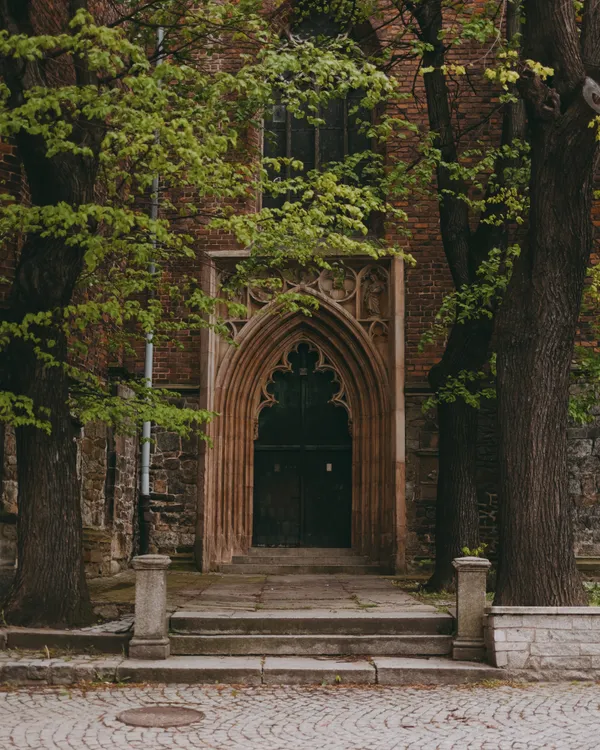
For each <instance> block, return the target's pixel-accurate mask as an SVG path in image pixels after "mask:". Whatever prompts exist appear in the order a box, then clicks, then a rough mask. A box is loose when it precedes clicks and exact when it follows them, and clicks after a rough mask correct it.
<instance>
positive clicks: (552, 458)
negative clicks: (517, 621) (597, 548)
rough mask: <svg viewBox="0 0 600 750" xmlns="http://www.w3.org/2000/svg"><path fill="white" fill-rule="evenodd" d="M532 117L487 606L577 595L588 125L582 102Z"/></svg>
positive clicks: (504, 311) (562, 600)
mask: <svg viewBox="0 0 600 750" xmlns="http://www.w3.org/2000/svg"><path fill="white" fill-rule="evenodd" d="M550 101H551V100H548V99H546V100H545V101H544V105H543V106H544V107H545V109H544V111H543V112H542V116H543V119H542V117H540V118H539V119H537V117H536V113H535V112H534V111H533V110H530V123H531V126H532V139H531V143H532V152H531V158H532V175H531V183H530V193H531V211H530V225H529V233H528V238H527V242H526V245H525V247H524V248H523V250H522V253H521V257H520V258H519V260H518V262H517V264H516V266H515V270H514V273H513V277H512V279H511V282H510V284H509V289H508V292H507V295H506V298H505V301H504V303H503V305H502V308H501V311H500V317H499V337H498V420H499V432H500V440H499V456H500V519H499V537H500V557H499V565H498V580H497V589H496V598H495V604H498V605H523V606H556V605H562V606H567V605H578V604H583V603H585V602H584V595H583V590H582V587H581V583H580V577H579V574H578V572H577V568H576V565H575V558H574V552H573V529H572V507H571V501H570V499H569V495H568V492H567V418H568V399H569V373H570V367H571V361H572V356H573V346H574V341H575V334H576V328H577V322H578V317H579V312H580V305H581V297H582V291H583V285H584V279H585V274H586V269H587V265H588V262H589V256H590V251H591V247H592V224H591V206H592V181H593V163H594V154H595V146H594V133H593V131H590V128H589V127H588V123H589V120H590V119H591V116H592V112H591V110H589V109H588V110H587V111H586V105H585V104H584V102H583V100H581V101H580V102H576V103H574V104H573V105H572V106H571V108H570V109H569V111H567V112H566V113H564V114H562V113H561V112H560V108H559V105H558V104H557V105H556V112H555V115H554V117H553V118H552V116H551V115H550V114H549V112H548V109H549V102H550Z"/></svg>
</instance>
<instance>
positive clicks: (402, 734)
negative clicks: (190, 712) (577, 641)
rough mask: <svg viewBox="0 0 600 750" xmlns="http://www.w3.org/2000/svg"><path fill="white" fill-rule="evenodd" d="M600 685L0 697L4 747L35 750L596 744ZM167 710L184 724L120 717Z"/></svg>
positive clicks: (515, 748) (495, 749)
mask: <svg viewBox="0 0 600 750" xmlns="http://www.w3.org/2000/svg"><path fill="white" fill-rule="evenodd" d="M599 704H600V687H598V686H597V685H581V684H580V685H571V684H566V685H539V684H538V685H529V686H526V687H510V686H498V687H487V688H486V687H475V688H474V687H469V688H467V689H461V688H457V687H441V688H433V689H428V690H422V689H408V688H393V687H387V688H381V687H360V688H355V687H352V688H347V687H343V686H342V687H330V688H300V687H294V686H289V687H283V686H277V687H264V686H263V687H245V688H235V689H234V688H231V687H227V688H224V687H221V686H219V687H215V686H212V687H209V686H204V687H199V686H189V687H186V686H181V685H172V686H169V687H164V686H162V687H161V686H146V687H124V688H123V687H120V688H116V687H109V688H106V689H97V690H94V689H87V690H85V691H81V690H78V689H76V688H70V689H69V690H64V689H59V688H56V689H51V688H45V689H43V688H42V689H40V688H35V689H33V688H20V689H14V688H13V689H11V690H10V691H8V692H4V693H3V692H0V715H1V716H2V722H0V748H20V749H22V748H32V749H35V750H73V749H75V748H76V750H92V749H93V750H150V749H151V750H160V749H161V748H180V749H181V750H187V749H188V748H211V750H320V749H321V748H327V750H366V749H367V748H368V749H369V750H405V749H406V748H410V749H411V750H442V749H445V750H447V749H455V750H596V748H597V747H598V726H599V724H600V713H599V709H598V706H599ZM153 705H162V706H165V705H168V706H180V707H185V708H191V709H196V710H198V711H201V712H202V713H203V714H204V718H203V719H201V720H200V721H198V722H197V723H194V724H190V725H189V726H184V727H171V728H157V727H131V726H127V725H125V724H123V723H122V722H120V721H119V720H118V719H117V716H118V715H119V714H120V713H121V712H122V711H125V710H127V709H135V708H139V707H140V706H153Z"/></svg>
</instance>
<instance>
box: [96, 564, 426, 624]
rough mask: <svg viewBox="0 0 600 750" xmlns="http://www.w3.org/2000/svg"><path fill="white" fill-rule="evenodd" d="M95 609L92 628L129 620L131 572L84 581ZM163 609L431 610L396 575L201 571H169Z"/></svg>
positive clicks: (132, 577) (132, 586) (131, 610)
mask: <svg viewBox="0 0 600 750" xmlns="http://www.w3.org/2000/svg"><path fill="white" fill-rule="evenodd" d="M90 590H91V596H92V601H93V602H94V606H95V609H96V612H97V613H98V614H99V615H100V616H102V617H103V618H104V619H105V620H106V621H115V622H114V624H112V625H108V624H104V625H102V626H100V627H95V628H94V630H102V631H105V630H111V629H112V630H116V631H119V630H122V625H120V624H119V623H118V622H117V621H120V622H125V624H126V626H127V625H130V624H131V615H132V613H133V607H134V602H135V575H134V572H133V571H126V572H124V573H120V574H119V575H116V576H113V577H112V578H98V579H95V580H92V581H90ZM167 609H168V611H169V613H173V612H176V611H180V610H185V611H187V612H189V611H202V612H207V613H210V612H213V613H218V612H221V613H227V612H233V611H235V612H256V611H264V612H277V611H282V610H288V611H289V610H300V609H301V610H326V611H328V612H346V613H348V612H352V611H354V612H357V611H362V612H369V611H372V612H376V613H378V614H379V613H386V612H402V611H410V612H414V613H417V612H433V611H435V608H434V607H432V606H430V605H429V604H423V603H422V602H420V601H418V600H417V599H415V598H414V597H412V596H411V595H410V594H408V593H406V592H405V591H403V590H402V588H401V587H400V586H398V585H397V579H394V578H391V577H386V576H375V575H370V576H364V575H357V576H352V575H342V574H340V575H324V574H323V575H266V574H265V575H226V574H221V573H214V574H212V573H211V574H209V575H203V574H201V573H197V572H193V571H169V573H168V575H167Z"/></svg>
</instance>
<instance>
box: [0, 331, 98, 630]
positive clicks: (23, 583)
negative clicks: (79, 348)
mask: <svg viewBox="0 0 600 750" xmlns="http://www.w3.org/2000/svg"><path fill="white" fill-rule="evenodd" d="M41 333H42V332H40V334H41ZM43 335H44V336H47V335H48V331H47V330H46V331H44V332H43ZM54 336H55V340H56V337H60V338H58V342H59V345H58V347H55V349H58V351H56V352H55V354H56V356H61V357H64V356H66V342H65V340H64V337H63V336H62V335H61V334H58V333H57V332H56V331H55V332H54ZM61 338H62V340H61ZM10 357H11V369H12V371H13V373H14V374H15V375H16V376H17V377H19V375H20V377H21V378H24V380H25V381H26V382H25V383H24V385H25V387H23V388H21V389H20V391H21V393H23V394H24V395H26V396H29V397H31V398H32V399H34V401H35V403H36V404H37V405H38V406H42V407H45V408H47V409H48V410H49V411H50V414H51V417H50V421H51V424H52V431H51V433H50V434H46V433H45V432H43V431H42V430H40V429H38V428H36V427H19V428H17V430H16V438H17V456H18V464H17V471H18V484H19V494H18V508H19V513H18V518H17V534H18V543H17V544H18V546H17V554H18V567H17V572H16V576H15V579H14V582H13V585H12V588H11V590H10V592H9V594H8V598H7V600H6V602H5V604H4V616H5V618H6V620H7V622H9V623H12V624H15V625H44V626H49V627H57V626H65V625H67V626H73V625H85V624H89V623H90V622H91V621H92V619H93V618H92V607H91V603H90V597H89V593H88V588H87V583H86V580H85V574H84V566H83V557H82V522H81V492H80V482H79V480H78V476H77V444H76V438H77V434H78V428H77V426H76V425H75V423H74V422H73V419H72V418H71V416H70V414H69V408H68V396H69V384H68V379H67V375H66V373H65V371H64V370H63V369H62V368H61V367H44V366H43V364H42V363H41V362H40V360H39V359H38V358H37V357H36V356H35V354H34V353H33V351H32V349H31V347H30V346H28V345H27V344H25V343H21V342H19V343H18V344H14V345H13V346H12V347H11V349H10ZM25 374H27V375H25Z"/></svg>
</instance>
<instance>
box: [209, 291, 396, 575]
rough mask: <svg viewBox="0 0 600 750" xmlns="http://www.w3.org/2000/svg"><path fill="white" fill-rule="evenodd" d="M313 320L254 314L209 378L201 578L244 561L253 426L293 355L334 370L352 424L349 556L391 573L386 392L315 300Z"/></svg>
mask: <svg viewBox="0 0 600 750" xmlns="http://www.w3.org/2000/svg"><path fill="white" fill-rule="evenodd" d="M315 294H316V296H318V298H319V310H318V312H316V313H315V314H313V315H312V316H305V315H302V314H300V313H293V314H292V313H290V314H284V315H281V314H278V313H275V312H274V313H273V314H268V313H267V314H259V315H257V316H255V317H254V318H253V319H252V320H250V321H249V322H248V323H247V324H246V325H245V326H244V328H243V329H242V331H241V332H240V333H239V335H238V337H237V340H236V343H237V346H236V347H232V348H231V349H230V350H229V351H228V352H227V354H226V356H225V357H224V359H223V360H222V362H221V365H220V367H219V370H218V372H217V374H216V382H215V391H214V399H215V400H214V408H215V411H216V412H218V413H219V415H220V416H219V417H218V418H217V420H216V421H215V430H214V438H213V439H214V449H213V450H212V451H210V458H209V472H208V482H207V493H206V496H205V498H206V502H205V507H204V534H203V537H204V539H203V558H204V565H203V567H204V569H210V568H214V567H215V566H216V565H218V564H219V563H221V562H228V561H229V560H230V559H231V557H232V555H234V554H245V553H246V552H247V551H248V549H249V547H250V545H251V541H252V506H253V487H254V466H253V461H254V437H255V420H256V417H257V414H258V411H259V408H260V403H261V399H264V394H265V389H266V386H267V383H268V380H269V378H270V377H271V375H272V373H273V372H274V371H275V370H276V369H277V367H278V365H280V364H281V362H282V358H284V357H285V355H286V353H287V352H290V351H291V350H292V349H293V348H294V347H295V346H298V345H299V344H300V343H302V342H306V343H308V344H310V345H311V346H313V347H314V348H316V349H317V351H318V352H320V356H321V360H320V361H321V366H324V367H325V366H326V367H329V368H331V369H332V370H334V372H335V373H336V374H337V377H338V378H339V380H340V382H341V384H342V385H343V390H344V398H345V401H346V406H347V408H348V409H349V411H350V413H351V414H352V433H353V456H352V495H353V499H352V546H353V548H354V549H355V550H356V551H357V552H358V553H360V554H365V555H368V556H369V557H370V558H371V559H373V560H376V561H379V562H381V563H382V564H383V565H386V566H389V567H390V568H392V567H393V555H394V549H393V540H394V538H395V529H394V523H395V520H394V518H395V516H394V501H393V497H394V493H393V489H392V480H393V477H392V454H391V446H390V444H389V440H387V439H386V438H387V436H388V435H389V426H390V419H391V416H390V389H389V383H388V373H387V371H386V367H385V365H384V362H383V360H382V358H381V356H380V354H379V353H378V351H377V350H376V349H375V347H374V346H373V344H372V342H371V340H370V339H369V336H368V334H367V333H366V332H365V330H364V329H363V328H361V326H360V325H359V324H358V323H357V322H356V321H355V320H354V319H353V318H352V316H350V315H349V314H348V313H347V312H346V311H345V310H344V309H343V308H341V307H340V306H339V305H336V304H335V303H333V302H331V301H330V300H328V299H327V298H325V297H324V296H322V295H321V294H319V293H315Z"/></svg>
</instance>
